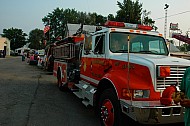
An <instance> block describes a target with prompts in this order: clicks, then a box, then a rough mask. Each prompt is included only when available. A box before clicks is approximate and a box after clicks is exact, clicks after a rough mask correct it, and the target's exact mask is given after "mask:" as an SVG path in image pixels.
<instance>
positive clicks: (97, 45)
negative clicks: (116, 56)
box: [91, 33, 106, 81]
mask: <svg viewBox="0 0 190 126" xmlns="http://www.w3.org/2000/svg"><path fill="white" fill-rule="evenodd" d="M105 39H106V37H105V33H102V34H97V35H95V36H94V41H93V42H94V43H93V45H92V46H93V58H92V61H91V64H92V65H91V75H92V78H93V79H95V80H97V81H99V80H100V79H101V78H102V77H103V75H104V73H105V72H104V70H105V69H106V57H105V56H106V55H105V42H106V40H105Z"/></svg>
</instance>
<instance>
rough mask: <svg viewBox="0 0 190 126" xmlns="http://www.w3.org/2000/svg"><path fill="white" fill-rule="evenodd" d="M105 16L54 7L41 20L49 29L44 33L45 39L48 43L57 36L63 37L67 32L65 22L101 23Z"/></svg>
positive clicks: (53, 40) (105, 18) (52, 41)
mask: <svg viewBox="0 0 190 126" xmlns="http://www.w3.org/2000/svg"><path fill="white" fill-rule="evenodd" d="M106 20H107V17H104V16H102V15H98V14H97V13H88V14H87V13H86V12H79V11H76V10H75V9H65V10H63V9H59V8H56V9H55V10H54V11H53V12H52V13H49V14H48V15H47V16H45V17H44V18H43V19H42V21H43V23H44V25H45V26H50V31H49V32H47V33H46V39H48V40H49V43H48V44H50V43H54V42H55V41H56V40H57V38H65V37H66V36H67V33H68V29H67V23H72V24H81V23H82V24H86V25H99V24H100V25H103V24H104V23H105V21H106Z"/></svg>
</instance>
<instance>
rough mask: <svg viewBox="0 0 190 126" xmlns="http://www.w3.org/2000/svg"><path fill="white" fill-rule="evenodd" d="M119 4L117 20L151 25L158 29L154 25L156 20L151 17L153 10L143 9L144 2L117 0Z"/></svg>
mask: <svg viewBox="0 0 190 126" xmlns="http://www.w3.org/2000/svg"><path fill="white" fill-rule="evenodd" d="M117 5H118V6H119V8H120V9H119V10H118V11H117V15H116V20H117V21H122V22H128V23H135V24H144V25H149V26H152V27H154V29H155V30H157V27H156V26H154V23H155V21H153V20H152V19H151V18H150V17H149V15H150V14H151V12H150V11H147V10H143V8H142V3H139V0H136V1H135V2H133V1H132V0H123V3H121V2H118V1H117ZM141 17H142V18H141Z"/></svg>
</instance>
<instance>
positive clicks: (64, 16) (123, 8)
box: [42, 0, 157, 44]
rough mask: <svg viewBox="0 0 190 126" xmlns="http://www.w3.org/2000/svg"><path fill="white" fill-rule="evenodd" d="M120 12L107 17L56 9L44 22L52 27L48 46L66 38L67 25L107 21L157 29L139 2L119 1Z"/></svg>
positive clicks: (48, 35)
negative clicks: (143, 25)
mask: <svg viewBox="0 0 190 126" xmlns="http://www.w3.org/2000/svg"><path fill="white" fill-rule="evenodd" d="M117 5H118V6H119V8H120V9H119V10H118V11H117V14H116V16H114V15H113V14H109V15H108V16H107V17H104V16H102V15H99V14H97V13H95V12H94V13H86V12H80V11H76V10H75V9H69V8H68V9H65V10H64V9H60V8H56V9H55V10H53V12H51V13H48V15H46V16H45V17H44V18H43V19H42V21H43V23H44V25H45V26H47V25H49V26H50V31H49V32H48V33H46V35H45V36H46V39H47V40H49V41H48V44H50V43H54V42H55V41H57V38H65V37H66V36H67V33H68V29H67V24H68V23H71V24H84V25H104V23H105V22H106V21H107V20H112V21H122V22H128V23H135V24H145V25H149V26H152V27H154V28H155V30H156V29H157V27H156V26H154V23H155V21H153V20H152V19H151V18H150V17H149V15H150V12H147V11H146V10H144V11H142V10H143V9H142V3H140V2H139V0H136V1H132V0H123V3H122V2H118V1H117Z"/></svg>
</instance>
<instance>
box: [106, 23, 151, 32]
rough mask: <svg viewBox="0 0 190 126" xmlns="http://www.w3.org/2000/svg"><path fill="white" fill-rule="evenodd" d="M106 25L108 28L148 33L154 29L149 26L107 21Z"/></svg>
mask: <svg viewBox="0 0 190 126" xmlns="http://www.w3.org/2000/svg"><path fill="white" fill-rule="evenodd" d="M104 25H105V26H106V27H120V28H128V29H140V30H146V31H151V30H152V29H153V28H152V27H151V26H147V25H140V24H132V23H124V22H116V21H107V22H106V23H105V24H104Z"/></svg>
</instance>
